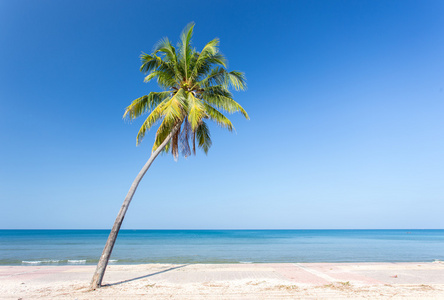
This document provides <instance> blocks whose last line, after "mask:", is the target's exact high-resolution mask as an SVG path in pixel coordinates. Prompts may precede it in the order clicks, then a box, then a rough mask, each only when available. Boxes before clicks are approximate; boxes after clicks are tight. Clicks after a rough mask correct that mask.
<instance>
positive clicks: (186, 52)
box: [179, 22, 195, 80]
mask: <svg viewBox="0 0 444 300" xmlns="http://www.w3.org/2000/svg"><path fill="white" fill-rule="evenodd" d="M193 28H194V22H191V23H189V24H188V25H187V26H186V27H185V28H184V29H183V31H182V33H181V35H180V41H181V43H180V44H179V52H180V59H179V61H180V64H181V65H182V67H183V70H184V73H185V80H187V79H188V75H189V74H188V71H189V66H190V61H191V57H192V55H193V52H195V51H193V49H192V47H191V38H192V37H193Z"/></svg>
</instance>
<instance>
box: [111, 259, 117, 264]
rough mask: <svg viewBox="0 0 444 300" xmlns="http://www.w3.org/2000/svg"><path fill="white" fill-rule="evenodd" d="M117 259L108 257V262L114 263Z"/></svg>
mask: <svg viewBox="0 0 444 300" xmlns="http://www.w3.org/2000/svg"><path fill="white" fill-rule="evenodd" d="M118 261H119V260H118V259H110V260H109V262H110V263H115V262H118Z"/></svg>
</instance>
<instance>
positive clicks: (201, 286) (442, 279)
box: [0, 261, 444, 299]
mask: <svg viewBox="0 0 444 300" xmlns="http://www.w3.org/2000/svg"><path fill="white" fill-rule="evenodd" d="M94 268H95V266H89V265H88V266H85V265H84V266H82V265H69V266H68V265H67V266H44V265H41V266H1V267H0V298H1V299H144V298H147V299H148V298H150V299H298V298H304V299H331V298H378V299H388V298H390V299H393V298H395V299H398V298H407V299H409V298H410V299H418V298H421V299H440V298H441V299H442V298H444V263H443V262H439V261H437V262H426V263H424V262H418V263H300V264H294V263H282V264H190V265H184V264H180V265H172V264H145V265H111V266H109V267H108V269H107V272H106V274H105V278H104V282H103V284H104V286H103V287H102V288H100V289H98V290H90V289H89V282H90V279H91V276H92V274H93V271H94Z"/></svg>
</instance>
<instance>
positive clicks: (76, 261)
mask: <svg viewBox="0 0 444 300" xmlns="http://www.w3.org/2000/svg"><path fill="white" fill-rule="evenodd" d="M85 263H86V259H68V264H70V265H82V264H85Z"/></svg>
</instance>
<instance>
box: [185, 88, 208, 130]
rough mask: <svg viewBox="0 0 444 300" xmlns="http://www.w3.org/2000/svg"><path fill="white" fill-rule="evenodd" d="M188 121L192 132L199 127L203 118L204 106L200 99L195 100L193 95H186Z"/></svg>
mask: <svg viewBox="0 0 444 300" xmlns="http://www.w3.org/2000/svg"><path fill="white" fill-rule="evenodd" d="M187 100H188V121H189V122H190V125H191V129H192V130H193V131H195V130H196V128H197V127H198V126H199V123H200V121H201V120H202V118H203V117H205V106H204V103H203V101H202V100H201V99H199V98H196V97H195V96H194V95H193V93H188V98H187Z"/></svg>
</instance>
